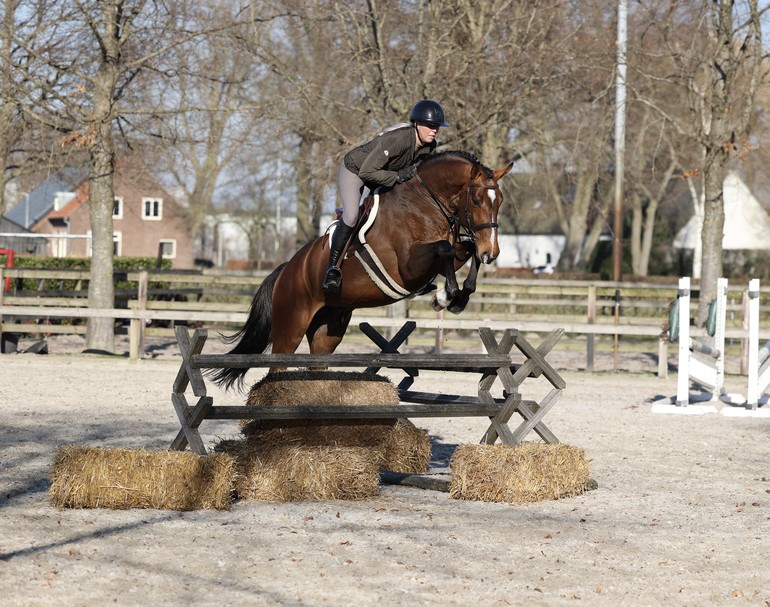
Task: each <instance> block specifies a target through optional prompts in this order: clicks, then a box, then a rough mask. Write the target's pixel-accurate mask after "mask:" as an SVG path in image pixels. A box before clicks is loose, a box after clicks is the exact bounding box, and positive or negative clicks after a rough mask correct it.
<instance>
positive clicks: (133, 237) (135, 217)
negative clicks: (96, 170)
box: [32, 167, 194, 269]
mask: <svg viewBox="0 0 770 607" xmlns="http://www.w3.org/2000/svg"><path fill="white" fill-rule="evenodd" d="M113 187H114V193H115V201H114V206H113V213H112V222H113V230H114V232H113V238H114V242H115V249H114V253H115V255H117V256H126V257H157V256H158V254H159V253H160V254H161V255H162V256H163V258H164V259H170V260H172V266H173V267H174V268H175V269H189V268H192V267H193V261H194V260H193V239H192V237H191V236H190V233H189V230H188V228H187V225H186V223H185V220H184V212H183V211H184V210H183V208H182V207H181V206H180V205H179V204H178V203H177V202H176V201H175V200H174V199H173V198H172V197H171V196H170V195H169V194H168V192H166V191H165V190H164V189H163V188H162V187H161V186H160V184H158V182H157V181H156V180H155V179H154V178H153V177H152V176H150V175H149V174H148V173H147V172H146V171H141V170H132V169H125V168H122V167H121V168H119V169H117V170H116V172H115V178H114V182H113ZM32 231H33V232H42V233H47V234H62V235H67V236H68V238H51V239H50V240H49V241H48V254H49V255H51V256H52V257H87V256H89V255H90V254H91V240H90V238H87V237H81V238H77V237H76V236H77V235H81V236H90V235H91V221H90V218H89V213H88V182H87V181H85V182H83V183H82V184H81V185H80V186H79V187H78V188H76V190H75V192H74V197H73V198H72V199H70V200H69V201H66V199H62V200H61V201H57V202H56V203H55V204H54V206H53V208H52V209H51V210H50V211H49V212H48V213H46V214H45V215H44V216H43V217H41V218H40V219H39V220H38V221H37V222H36V223H35V225H34V226H33V227H32Z"/></svg>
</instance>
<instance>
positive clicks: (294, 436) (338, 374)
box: [242, 371, 431, 474]
mask: <svg viewBox="0 0 770 607" xmlns="http://www.w3.org/2000/svg"><path fill="white" fill-rule="evenodd" d="M398 403H399V398H398V390H396V388H395V386H393V384H392V383H391V382H390V380H389V379H387V378H386V377H383V376H381V375H377V374H374V373H364V372H355V371H350V372H347V371H281V372H276V373H269V374H268V375H266V376H265V377H264V378H263V379H261V380H260V381H259V382H257V383H256V384H255V385H254V386H253V387H252V389H251V391H250V392H249V395H248V398H247V400H246V404H247V405H252V406H260V405H263V406H287V405H343V406H344V405H361V404H363V405H397V404H398ZM242 429H243V434H244V435H245V436H247V437H248V439H249V441H250V442H252V443H254V444H261V443H271V444H294V445H297V446H324V445H326V446H332V447H366V448H375V447H382V448H383V451H382V452H383V453H384V459H383V460H382V463H381V466H382V467H383V468H384V469H385V470H390V471H392V472H404V473H407V472H408V473H411V474H418V473H423V472H426V471H427V470H428V465H429V463H430V451H431V444H430V437H429V436H428V433H427V431H425V430H420V429H418V428H417V427H415V426H414V424H412V422H410V421H409V420H407V419H375V420H346V419H321V420H252V421H245V422H243V423H242Z"/></svg>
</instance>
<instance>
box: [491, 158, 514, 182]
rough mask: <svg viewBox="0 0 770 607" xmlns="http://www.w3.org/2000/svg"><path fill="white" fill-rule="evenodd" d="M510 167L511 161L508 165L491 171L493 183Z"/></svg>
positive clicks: (511, 166)
mask: <svg viewBox="0 0 770 607" xmlns="http://www.w3.org/2000/svg"><path fill="white" fill-rule="evenodd" d="M512 168H513V162H511V163H510V164H509V165H508V166H505V167H503V168H502V169H497V170H496V171H492V179H494V180H495V183H497V182H498V181H500V179H502V178H503V177H504V176H505V174H506V173H507V172H508V171H510V170H511V169H512Z"/></svg>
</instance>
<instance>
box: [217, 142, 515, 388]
mask: <svg viewBox="0 0 770 607" xmlns="http://www.w3.org/2000/svg"><path fill="white" fill-rule="evenodd" d="M512 166H513V163H510V164H508V165H507V166H505V167H503V168H500V169H497V170H491V169H489V168H487V167H485V166H484V165H483V164H481V163H480V162H479V161H478V159H477V158H476V157H475V156H473V155H472V154H470V153H467V152H462V151H449V152H441V153H438V154H433V155H431V156H429V157H428V158H427V159H425V160H423V161H422V162H421V163H420V164H419V166H418V169H417V174H416V176H415V177H414V178H412V179H410V180H409V181H406V182H404V183H401V184H397V185H395V186H394V187H392V188H390V189H386V190H383V189H378V190H375V192H374V194H373V196H371V197H370V198H369V199H368V202H369V204H370V206H369V207H366V205H364V211H363V212H362V213H360V215H361V217H360V219H359V222H358V225H357V227H356V231H355V232H354V233H353V235H352V237H351V239H350V242H349V244H348V248H347V249H346V250H345V251H344V253H343V258H344V261H343V263H342V266H341V269H342V288H341V290H340V292H339V293H338V294H336V295H332V294H329V293H326V292H324V291H323V289H322V284H323V280H324V275H325V272H326V267H327V263H328V259H329V242H330V236H331V235H330V233H329V232H328V231H327V233H326V234H324V235H323V236H321V237H320V238H318V239H316V240H314V241H311V242H308V243H307V244H306V245H305V246H303V247H302V248H301V249H300V250H299V251H297V252H296V253H295V254H294V256H293V257H292V258H291V259H290V260H289V261H287V262H285V263H283V264H281V265H279V266H278V267H277V268H276V269H275V270H274V271H273V272H272V273H271V274H270V275H268V276H267V277H266V278H265V280H264V281H263V282H262V284H261V285H260V287H259V289H258V290H257V292H256V294H255V295H254V298H253V300H252V303H251V307H250V308H249V315H248V320H247V321H246V324H245V325H244V326H243V327H242V328H241V329H240V330H239V331H238V332H237V333H235V334H234V335H232V336H229V337H225V338H224V339H225V341H226V342H227V343H235V342H237V344H236V345H235V347H234V348H232V350H230V352H229V353H230V354H261V353H264V352H266V351H267V350H268V348H269V347H270V346H271V344H272V352H273V353H275V354H291V353H293V352H295V351H296V350H297V348H298V347H299V345H300V344H301V343H302V339H303V337H304V338H306V339H307V341H308V345H309V347H310V352H311V353H312V354H330V353H332V352H334V350H335V349H336V348H337V346H338V345H339V344H340V342H341V341H342V339H343V337H344V335H345V331H346V330H347V328H348V324H349V323H350V319H351V316H352V313H353V310H354V309H356V308H371V307H378V306H383V305H387V304H390V303H393V302H394V301H397V300H399V299H402V298H406V297H410V296H415V295H418V294H422V293H424V292H430V291H431V290H433V289H435V286H434V285H433V281H434V280H435V279H436V277H437V276H438V275H439V274H440V275H443V276H444V278H445V285H444V287H443V288H442V289H441V290H439V291H437V292H436V293H435V294H434V296H433V300H432V304H433V307H434V308H435V309H437V310H438V309H442V308H446V309H448V310H450V311H451V312H453V313H455V314H459V313H460V312H461V311H462V310H463V309H465V306H466V305H467V303H468V300H469V298H470V296H471V294H472V293H473V292H474V291H475V290H476V281H477V275H478V269H479V266H480V264H482V263H484V264H489V263H492V262H493V261H494V260H495V259H496V258H497V256H498V255H499V254H500V248H499V245H498V241H497V236H498V222H497V216H498V212H499V210H500V206H501V205H502V203H503V195H502V193H501V191H500V187H499V185H498V181H499V180H500V179H501V178H502V177H503V176H504V175H505V174H506V173H508V172H509V171H510V170H511V168H512ZM332 228H333V226H332ZM471 259H472V263H471V266H470V268H469V270H468V274H467V276H466V278H465V280H464V282H463V286H462V288H461V287H460V286H459V284H458V282H457V277H456V272H457V270H458V269H460V268H461V267H462V266H463V265H465V264H466V263H467V262H468V260H471ZM247 371H248V369H243V368H236V369H219V370H217V371H212V373H211V376H212V379H213V381H214V382H215V383H217V384H218V385H220V386H222V387H224V388H225V389H226V390H227V389H230V388H232V387H233V385H234V384H235V383H236V382H237V385H238V387H239V388H242V386H243V379H244V375H245V374H246V372H247Z"/></svg>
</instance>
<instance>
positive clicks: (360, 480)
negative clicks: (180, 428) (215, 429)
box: [215, 441, 381, 502]
mask: <svg viewBox="0 0 770 607" xmlns="http://www.w3.org/2000/svg"><path fill="white" fill-rule="evenodd" d="M215 450H217V451H222V452H224V453H227V454H228V455H230V456H232V458H233V459H234V460H235V476H234V487H235V492H236V494H237V496H238V497H239V498H240V499H243V500H251V501H270V502H289V501H297V500H332V499H334V500H359V499H364V498H367V497H374V496H376V495H379V492H380V475H379V462H380V460H381V454H374V455H373V453H372V449H371V448H366V447H334V446H325V445H298V444H254V443H250V442H248V441H222V442H221V443H219V444H218V445H217V446H216V447H215Z"/></svg>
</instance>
